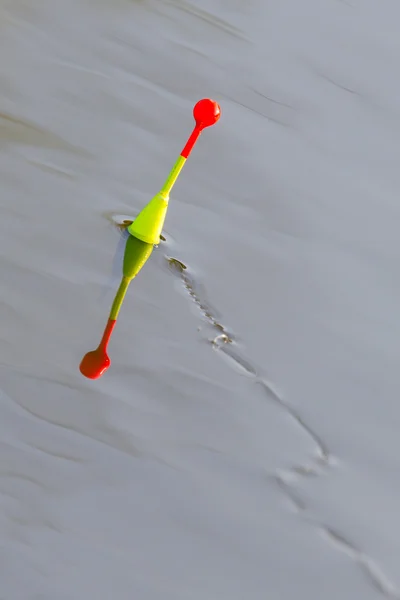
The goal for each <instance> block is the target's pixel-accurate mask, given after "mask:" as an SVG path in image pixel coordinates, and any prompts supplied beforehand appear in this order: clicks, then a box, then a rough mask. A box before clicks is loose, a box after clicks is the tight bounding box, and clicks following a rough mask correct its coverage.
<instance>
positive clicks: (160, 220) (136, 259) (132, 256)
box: [79, 98, 221, 379]
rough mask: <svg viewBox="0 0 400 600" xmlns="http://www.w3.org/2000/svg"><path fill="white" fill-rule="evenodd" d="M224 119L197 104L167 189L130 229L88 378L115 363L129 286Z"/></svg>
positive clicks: (87, 361)
mask: <svg viewBox="0 0 400 600" xmlns="http://www.w3.org/2000/svg"><path fill="white" fill-rule="evenodd" d="M220 116H221V109H220V106H219V104H218V103H217V102H215V101H214V100H211V99H210V98H203V99H202V100H199V102H197V104H195V106H194V108H193V117H194V120H195V126H194V129H193V131H192V133H191V134H190V136H189V138H188V140H187V142H186V144H185V146H184V148H183V150H182V152H181V153H180V155H179V157H178V159H177V160H176V162H175V164H174V166H173V167H172V169H171V172H170V174H169V175H168V177H167V179H166V180H165V183H164V185H163V186H162V188H161V190H160V191H159V192H158V194H156V195H155V196H154V197H153V198H152V199H151V200H150V202H149V203H148V204H147V205H146V206H145V207H144V208H143V209H142V210H141V211H140V213H139V214H138V215H137V217H136V219H135V220H134V221H133V222H132V223H131V224H130V225H129V226H128V228H127V230H128V233H129V235H128V238H127V241H126V245H125V251H124V258H123V265H122V279H121V283H120V285H119V288H118V290H117V293H116V295H115V298H114V301H113V303H112V306H111V310H110V314H109V317H108V321H107V324H106V327H105V329H104V333H103V337H102V338H101V341H100V344H99V346H98V347H97V348H96V350H92V351H90V352H88V353H87V354H85V356H84V357H83V359H82V361H81V363H80V366H79V370H80V372H81V373H82V375H84V376H85V377H88V378H89V379H98V378H99V377H101V376H102V375H103V374H104V373H105V372H106V371H107V369H108V368H109V367H110V365H111V360H110V358H109V356H108V354H107V348H108V344H109V342H110V339H111V335H112V332H113V331H114V328H115V325H116V323H117V318H118V315H119V312H120V309H121V306H122V303H123V301H124V298H125V295H126V292H127V291H128V287H129V284H130V283H131V281H132V280H133V279H134V278H135V277H136V275H137V274H138V273H139V271H140V270H141V269H142V267H143V265H144V264H145V263H146V261H147V260H148V259H149V257H150V255H151V253H152V251H153V248H154V246H156V245H157V244H159V242H160V235H161V232H162V229H163V226H164V221H165V217H166V214H167V209H168V203H169V196H170V193H171V190H172V188H173V186H174V185H175V183H176V180H177V179H178V177H179V174H180V172H181V171H182V168H183V166H184V164H185V162H186V161H187V159H188V158H189V155H190V153H191V151H192V150H193V147H194V145H195V143H196V142H197V140H198V139H199V137H200V134H201V132H202V131H203V129H205V128H206V127H210V126H211V125H214V124H215V123H216V122H217V121H218V119H219V118H220Z"/></svg>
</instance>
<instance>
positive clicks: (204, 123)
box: [193, 98, 221, 129]
mask: <svg viewBox="0 0 400 600" xmlns="http://www.w3.org/2000/svg"><path fill="white" fill-rule="evenodd" d="M193 116H194V119H195V121H196V125H197V127H199V128H200V129H204V127H210V126H211V125H214V124H215V123H216V122H217V121H218V119H219V118H220V116H221V108H220V106H219V104H218V102H215V101H214V100H211V98H203V100H199V101H198V102H197V104H196V105H195V107H194V108H193Z"/></svg>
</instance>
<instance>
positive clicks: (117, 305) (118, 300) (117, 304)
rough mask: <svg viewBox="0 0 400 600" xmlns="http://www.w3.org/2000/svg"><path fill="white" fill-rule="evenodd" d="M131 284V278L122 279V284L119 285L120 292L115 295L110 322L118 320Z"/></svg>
mask: <svg viewBox="0 0 400 600" xmlns="http://www.w3.org/2000/svg"><path fill="white" fill-rule="evenodd" d="M130 282H131V279H130V278H129V277H123V278H122V279H121V283H120V284H119V288H118V291H117V293H116V295H115V298H114V302H113V304H112V307H111V310H110V316H109V319H110V321H116V320H117V317H118V313H119V311H120V309H121V306H122V302H123V301H124V298H125V294H126V292H127V291H128V287H129V284H130Z"/></svg>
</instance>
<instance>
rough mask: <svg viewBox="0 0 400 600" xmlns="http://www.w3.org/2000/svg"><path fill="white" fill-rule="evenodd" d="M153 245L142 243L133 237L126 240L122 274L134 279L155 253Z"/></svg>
mask: <svg viewBox="0 0 400 600" xmlns="http://www.w3.org/2000/svg"><path fill="white" fill-rule="evenodd" d="M153 248H154V246H153V244H147V243H146V242H142V240H139V239H138V238H136V237H134V236H133V235H129V237H128V239H127V240H126V246H125V254H124V263H123V267H122V273H123V275H124V277H127V278H128V279H133V278H134V277H136V275H137V274H138V273H139V271H140V269H141V268H142V267H143V265H144V263H145V262H146V260H147V259H148V258H149V256H150V254H151V253H152V251H153Z"/></svg>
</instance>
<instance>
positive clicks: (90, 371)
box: [79, 348, 111, 379]
mask: <svg viewBox="0 0 400 600" xmlns="http://www.w3.org/2000/svg"><path fill="white" fill-rule="evenodd" d="M110 365H111V360H110V358H109V357H108V355H107V353H106V352H105V351H104V350H103V349H102V348H97V350H92V352H88V353H87V354H85V356H84V357H83V359H82V362H81V364H80V365H79V370H80V372H81V373H82V375H84V376H85V377H88V378H89V379H98V378H99V377H101V376H102V375H103V374H104V373H105V372H106V371H107V369H108V367H109V366H110Z"/></svg>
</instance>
